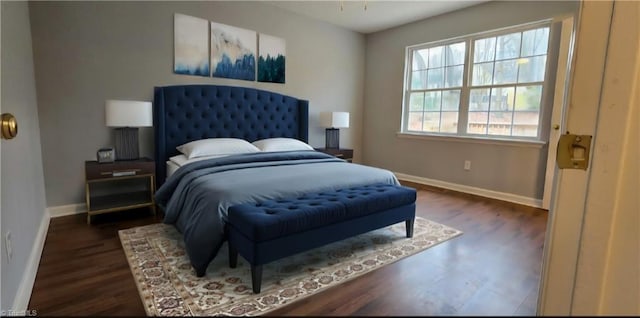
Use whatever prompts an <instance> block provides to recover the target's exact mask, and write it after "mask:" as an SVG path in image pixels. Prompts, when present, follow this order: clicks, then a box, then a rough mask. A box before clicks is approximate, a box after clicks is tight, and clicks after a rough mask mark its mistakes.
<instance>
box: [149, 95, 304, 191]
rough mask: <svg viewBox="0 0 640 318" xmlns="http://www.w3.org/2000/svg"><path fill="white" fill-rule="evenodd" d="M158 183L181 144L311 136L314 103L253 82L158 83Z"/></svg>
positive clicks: (155, 104)
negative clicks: (253, 85)
mask: <svg viewBox="0 0 640 318" xmlns="http://www.w3.org/2000/svg"><path fill="white" fill-rule="evenodd" d="M153 127H154V135H155V160H156V187H160V186H161V185H162V184H163V183H164V180H165V178H166V165H165V162H166V161H167V160H168V159H169V158H170V157H171V156H175V155H177V154H178V151H177V150H176V147H177V146H179V145H182V144H184V143H187V142H189V141H193V140H197V139H203V138H242V139H245V140H247V141H249V142H252V141H255V140H259V139H263V138H273V137H287V138H296V139H299V140H302V141H304V142H307V141H308V134H309V102H308V101H306V100H300V99H297V98H294V97H290V96H285V95H281V94H278V93H274V92H269V91H264V90H259V89H255V88H248V87H234V86H220V85H175V86H164V87H156V88H155V90H154V97H153Z"/></svg>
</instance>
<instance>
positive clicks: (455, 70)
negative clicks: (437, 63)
mask: <svg viewBox="0 0 640 318" xmlns="http://www.w3.org/2000/svg"><path fill="white" fill-rule="evenodd" d="M445 70H446V71H445V73H446V74H445V82H444V87H460V86H462V72H464V65H460V66H450V67H447V68H445Z"/></svg>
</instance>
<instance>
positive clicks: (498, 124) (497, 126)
mask: <svg viewBox="0 0 640 318" xmlns="http://www.w3.org/2000/svg"><path fill="white" fill-rule="evenodd" d="M511 116H512V113H511V112H490V113H489V127H488V131H487V133H488V134H489V135H503V136H510V135H511Z"/></svg>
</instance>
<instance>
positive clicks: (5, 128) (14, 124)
mask: <svg viewBox="0 0 640 318" xmlns="http://www.w3.org/2000/svg"><path fill="white" fill-rule="evenodd" d="M1 116H2V117H0V129H1V130H2V139H12V138H13V137H15V136H16V135H17V134H18V121H17V120H16V118H15V117H13V115H11V114H9V113H4V114H2V115H1Z"/></svg>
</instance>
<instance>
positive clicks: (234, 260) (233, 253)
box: [229, 244, 238, 268]
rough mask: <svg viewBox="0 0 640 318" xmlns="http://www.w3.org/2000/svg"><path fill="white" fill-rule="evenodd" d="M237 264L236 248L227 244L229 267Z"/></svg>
mask: <svg viewBox="0 0 640 318" xmlns="http://www.w3.org/2000/svg"><path fill="white" fill-rule="evenodd" d="M237 265H238V250H236V249H235V248H234V247H233V245H231V244H229V267H231V268H236V266H237Z"/></svg>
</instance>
